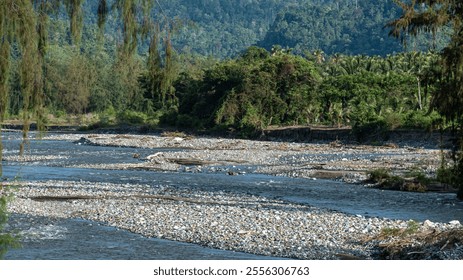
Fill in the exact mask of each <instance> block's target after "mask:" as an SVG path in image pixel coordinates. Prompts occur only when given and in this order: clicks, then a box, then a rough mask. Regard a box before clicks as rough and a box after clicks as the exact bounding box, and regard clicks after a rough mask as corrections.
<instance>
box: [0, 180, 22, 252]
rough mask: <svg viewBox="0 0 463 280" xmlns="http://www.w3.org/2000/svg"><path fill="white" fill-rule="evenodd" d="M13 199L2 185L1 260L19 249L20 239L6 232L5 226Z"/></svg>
mask: <svg viewBox="0 0 463 280" xmlns="http://www.w3.org/2000/svg"><path fill="white" fill-rule="evenodd" d="M11 198H12V195H11V193H10V191H9V188H8V187H5V186H2V185H0V259H3V258H4V257H5V254H6V252H7V251H8V250H9V249H10V248H16V247H19V241H18V237H17V236H14V235H12V234H11V233H8V232H5V225H6V223H7V222H8V212H7V204H8V202H9V201H10V200H11Z"/></svg>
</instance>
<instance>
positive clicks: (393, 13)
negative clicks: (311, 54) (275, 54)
mask: <svg viewBox="0 0 463 280" xmlns="http://www.w3.org/2000/svg"><path fill="white" fill-rule="evenodd" d="M321 2H323V3H321ZM400 11H401V10H400V7H398V6H397V5H396V4H395V3H394V1H393V0H366V1H359V0H345V1H339V0H325V1H301V2H300V3H299V5H297V6H292V7H290V8H289V9H288V10H286V11H282V12H280V13H279V14H278V16H277V18H276V20H275V21H274V23H273V24H272V26H271V27H270V29H269V31H268V33H267V34H266V36H265V38H264V39H263V40H262V41H261V42H259V45H260V46H262V47H265V48H266V49H271V47H272V46H273V45H281V46H282V47H289V48H292V49H293V50H294V51H295V52H296V53H304V52H305V51H313V50H321V51H323V52H325V53H326V54H334V53H342V54H352V55H356V54H362V55H381V56H384V55H386V54H391V53H394V52H401V51H403V50H404V49H405V50H429V49H441V48H442V47H443V46H444V45H445V42H446V40H445V39H444V36H442V35H440V36H437V37H433V36H421V37H419V38H408V40H407V42H406V44H405V48H404V44H402V43H401V42H400V41H399V40H396V39H395V38H392V37H390V36H388V33H389V31H388V30H387V29H385V28H384V26H385V25H386V23H387V22H389V21H391V20H392V19H394V18H397V17H398V15H399V14H400Z"/></svg>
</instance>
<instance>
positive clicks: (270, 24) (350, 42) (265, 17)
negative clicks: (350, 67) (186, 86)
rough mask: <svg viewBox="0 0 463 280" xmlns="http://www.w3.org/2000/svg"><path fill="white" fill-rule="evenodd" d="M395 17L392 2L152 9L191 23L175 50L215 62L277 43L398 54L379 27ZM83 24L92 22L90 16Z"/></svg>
mask: <svg viewBox="0 0 463 280" xmlns="http://www.w3.org/2000/svg"><path fill="white" fill-rule="evenodd" d="M96 2H97V1H92V0H87V1H86V4H85V9H88V10H90V9H91V10H92V11H95V10H96ZM108 2H109V3H111V2H113V1H111V0H110V1H108ZM399 14H400V9H399V8H398V7H397V6H396V4H395V3H394V2H393V0H158V1H155V8H154V10H153V17H154V18H157V19H159V20H161V19H162V18H163V17H167V18H169V19H173V18H179V19H181V20H184V21H187V22H189V23H192V24H188V25H187V26H185V27H183V28H182V29H180V30H179V31H178V32H177V33H176V34H175V35H174V37H173V43H174V47H175V49H176V50H177V51H179V52H191V53H197V54H201V55H206V56H214V57H219V58H226V57H234V56H236V55H237V54H239V53H241V52H242V51H243V50H245V49H246V48H248V47H249V46H251V45H258V46H261V47H265V48H266V49H268V50H270V49H271V48H272V46H273V45H280V46H282V47H289V48H292V49H294V51H295V52H297V53H303V52H304V51H310V52H312V51H314V50H318V49H320V50H323V51H324V52H325V53H327V54H333V53H344V54H366V55H376V54H378V55H385V54H388V53H393V52H399V51H402V50H403V46H402V44H401V43H400V42H399V41H398V40H396V39H394V38H391V37H389V36H388V30H387V29H384V28H383V27H384V25H385V24H386V23H387V22H388V21H389V20H391V19H393V18H396V17H398V15H399ZM86 21H87V22H90V23H94V22H95V21H96V17H95V15H92V16H88V17H86ZM111 23H112V24H116V21H114V20H112V21H111V19H110V20H109V25H110V26H111ZM109 28H110V29H115V28H118V29H120V27H117V26H114V25H113V26H112V27H109ZM109 33H114V32H111V31H110V32H109ZM114 34H115V33H114ZM429 41H430V40H426V38H425V39H422V40H421V42H422V43H419V44H418V46H419V47H420V48H427V47H429V46H430V43H429Z"/></svg>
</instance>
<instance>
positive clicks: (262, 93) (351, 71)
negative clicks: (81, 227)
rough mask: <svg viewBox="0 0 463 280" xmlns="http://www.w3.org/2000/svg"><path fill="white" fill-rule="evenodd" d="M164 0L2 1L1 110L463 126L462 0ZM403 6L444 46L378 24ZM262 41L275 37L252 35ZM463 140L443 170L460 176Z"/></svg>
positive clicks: (406, 25) (412, 22) (112, 118)
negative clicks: (425, 47) (427, 46)
mask: <svg viewBox="0 0 463 280" xmlns="http://www.w3.org/2000/svg"><path fill="white" fill-rule="evenodd" d="M155 2H156V3H157V1H150V0H113V1H106V0H99V1H84V0H66V1H58V0H49V1H47V0H35V1H30V0H20V1H18V0H3V1H1V2H0V16H1V17H0V39H1V40H0V58H1V59H0V70H1V76H0V122H3V120H4V119H5V118H10V119H11V118H19V119H21V120H22V121H23V123H24V124H25V125H24V127H25V130H24V136H26V135H27V131H28V128H29V123H30V121H31V120H33V121H35V122H37V124H38V126H39V128H43V127H44V126H45V125H46V124H47V121H49V119H50V117H51V116H54V117H59V116H71V115H83V114H84V113H91V114H92V115H93V116H95V119H94V121H95V122H96V123H97V125H111V124H114V123H116V122H117V123H119V124H120V123H129V124H143V125H148V126H159V125H169V126H177V127H186V128H194V129H218V130H220V131H230V130H232V131H237V132H238V133H241V134H242V135H243V136H249V135H252V134H255V133H260V132H261V131H262V130H263V129H264V128H266V127H268V126H270V125H295V124H324V125H332V126H345V125H349V126H352V127H353V128H354V131H355V133H356V135H357V136H358V137H359V138H362V137H363V136H364V135H366V134H369V135H371V134H373V135H375V134H376V135H378V136H381V133H382V132H384V131H386V130H388V129H396V128H398V127H413V128H423V129H434V128H438V127H439V128H442V127H444V126H445V125H450V126H451V127H452V128H453V131H454V132H455V133H461V131H462V128H461V125H462V124H463V109H462V108H463V101H462V100H463V94H462V91H463V83H462V77H463V74H462V73H461V72H462V71H463V70H462V69H463V67H462V64H463V58H462V57H463V55H462V53H463V52H462V50H461V45H462V42H463V38H462V34H463V32H462V22H463V19H462V16H461V15H463V11H462V5H461V4H459V2H458V3H457V2H456V1H450V0H449V1H444V0H442V1H437V2H436V1H426V0H421V1H418V0H417V1H412V2H411V3H408V2H407V3H408V4H407V3H402V2H401V1H397V2H398V3H399V7H400V8H401V10H402V12H401V10H396V9H395V8H393V7H392V6H391V1H373V0H372V1H356V0H352V1H337V0H325V1H322V0H318V1H315V0H313V1H276V0H275V1H270V0H269V1H253V0H240V1H232V0H209V1H186V0H184V1H181V0H178V1H169V2H167V1H166V2H165V3H164V1H161V2H162V3H163V4H162V5H163V6H162V7H161V6H159V5H157V6H156V5H154V4H155ZM236 2H239V3H236ZM85 3H86V5H83V4H85ZM421 4H424V5H421ZM282 9H285V10H283V11H282ZM91 11H97V12H91ZM280 11H281V13H280ZM397 11H398V12H399V14H396V13H397ZM174 12H175V15H176V16H178V18H176V19H174V20H171V19H172V18H173V17H174ZM400 13H402V16H399V15H400ZM277 14H278V15H277ZM84 18H85V20H83V19H84ZM275 18H276V20H275V22H274V23H273V24H272V22H273V21H274V19H275ZM393 18H397V20H394V21H390V23H389V29H391V30H392V31H391V34H392V35H394V36H397V37H401V38H402V41H403V42H407V43H408V44H409V45H410V44H412V45H414V48H413V49H416V50H418V49H421V47H420V46H419V45H420V44H419V42H420V40H419V39H411V38H415V37H416V36H424V35H421V34H423V31H425V32H427V31H429V32H430V33H431V38H433V39H435V40H431V42H432V43H431V50H439V46H441V45H443V44H446V47H445V48H443V50H442V51H441V52H440V53H437V52H433V51H425V52H421V51H420V52H418V51H412V52H406V53H402V52H400V50H401V47H400V45H399V44H398V42H395V41H392V40H391V39H390V38H387V37H386V35H385V34H386V33H387V32H388V30H384V29H382V28H380V27H381V26H384V25H385V24H386V23H387V22H388V20H391V19H393ZM271 24H272V26H271V29H270V32H268V33H267V30H268V28H269V27H270V25H271ZM443 29H446V30H449V33H450V38H449V39H447V41H446V40H443V39H442V38H445V36H438V35H439V34H440V31H442V30H443ZM105 30H106V32H104V31H105ZM266 34H267V35H266ZM410 36H412V37H410ZM258 41H261V43H260V44H261V46H265V47H266V49H265V48H260V47H256V46H254V47H248V46H250V45H252V44H255V43H257V42H258ZM433 42H434V43H433ZM448 42H450V43H448ZM278 44H279V45H282V46H284V47H285V48H282V47H281V46H278ZM415 46H416V47H415ZM286 47H289V48H286ZM238 52H239V53H240V54H239V55H237V56H235V55H234V54H236V53H238ZM341 52H342V54H341ZM393 52H396V53H395V54H393ZM201 54H202V55H201ZM211 56H213V57H215V58H213V57H211ZM225 57H228V58H226V59H224V58H225ZM231 57H234V58H231ZM217 58H223V59H222V60H217ZM25 139H26V137H25ZM461 139H463V137H461V136H460V140H461ZM360 140H361V139H360ZM0 143H1V142H0ZM456 143H458V141H456ZM461 143H463V141H460V145H461ZM1 150H2V147H1V145H0V168H1ZM21 150H22V148H21ZM462 150H463V148H462V147H461V146H456V148H455V151H454V153H453V159H454V163H455V164H454V165H453V167H452V168H451V169H447V170H445V169H443V170H442V172H441V175H442V177H443V178H447V179H448V182H449V183H450V184H453V185H456V186H461V185H462V184H461V182H463V179H462V176H463V175H462V174H463V172H462V170H463V156H462V152H461V151H462ZM0 174H1V169H0ZM461 190H462V191H461V193H460V194H459V196H460V197H463V187H462V188H461ZM0 198H1V199H2V200H1V202H2V205H4V204H5V205H6V200H3V199H4V196H3V194H2V195H1V196H0ZM4 201H5V203H3V202H4ZM2 207H3V208H4V206H2ZM3 208H1V207H0V217H4V216H3V213H4V209H3ZM5 217H6V216H5ZM3 223H4V219H3V218H2V219H0V225H3ZM0 230H2V228H0ZM2 240H6V239H4V238H3V237H1V236H0V241H2Z"/></svg>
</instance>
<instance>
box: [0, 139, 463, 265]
mask: <svg viewBox="0 0 463 280" xmlns="http://www.w3.org/2000/svg"><path fill="white" fill-rule="evenodd" d="M47 140H49V141H70V142H73V143H74V145H94V146H105V147H106V146H107V147H137V148H140V149H142V150H141V151H143V152H145V151H150V149H164V150H163V151H158V152H156V153H152V154H146V152H145V154H143V152H142V153H140V154H133V155H132V158H131V159H130V160H129V159H127V163H124V162H122V163H120V162H119V163H93V164H78V165H74V166H72V165H71V166H66V167H72V168H87V169H111V170H147V171H151V172H178V174H179V176H182V174H187V173H195V172H196V173H198V172H211V173H224V174H227V175H228V176H230V182H233V180H234V178H235V176H246V174H247V172H252V173H253V174H254V173H255V174H268V175H272V176H284V177H299V178H308V179H312V180H317V179H322V178H329V179H330V180H343V181H345V182H350V183H359V182H362V181H363V180H365V179H366V176H367V175H366V174H367V171H369V170H371V169H374V168H389V169H393V170H395V171H397V172H400V171H406V170H409V169H411V168H414V167H417V166H418V167H420V168H421V169H422V170H423V171H424V172H426V173H428V174H431V175H432V174H433V173H434V172H435V171H436V169H437V168H438V166H439V164H440V155H441V153H440V150H439V149H435V148H434V149H433V148H423V147H416V146H409V145H401V146H398V145H394V146H392V145H382V146H367V145H352V144H345V145H343V144H342V143H340V142H339V141H337V142H329V143H323V144H313V143H292V142H276V141H272V142H271V141H255V140H243V139H226V138H213V137H191V136H187V135H137V134H76V133H73V134H62V133H57V134H53V133H50V134H49V135H47V136H46V137H45V138H44V141H47ZM59 157H60V156H59V155H49V157H43V156H42V157H35V156H34V155H32V154H29V155H25V156H23V157H17V156H15V155H13V154H6V155H5V160H6V162H7V163H9V162H11V163H12V164H14V163H17V164H22V163H29V164H30V163H34V164H38V165H40V164H43V165H46V163H47V162H48V161H50V160H53V159H56V158H59ZM240 166H241V167H242V166H247V167H248V168H240ZM249 166H255V168H254V169H249ZM275 178H277V177H275ZM17 184H19V186H20V187H19V188H17V190H16V191H15V196H16V199H15V200H14V202H13V203H12V204H11V205H10V211H11V212H12V213H18V214H28V215H36V216H44V217H53V218H82V219H86V220H91V221H96V222H100V223H104V224H107V225H110V226H114V227H117V228H121V229H127V230H129V231H131V232H134V233H138V234H142V235H144V236H147V237H159V238H163V239H169V240H176V241H184V242H189V243H195V244H200V245H203V246H207V247H211V248H218V249H225V250H233V251H241V252H249V253H253V254H258V255H268V256H277V257H288V258H297V259H382V258H386V259H388V258H389V259H391V258H399V259H402V258H412V259H461V258H462V257H463V244H462V242H461V241H462V237H463V233H462V231H463V230H462V227H461V224H460V221H458V220H452V221H450V222H446V223H442V222H440V223H439V222H434V221H431V220H426V221H421V222H416V221H411V220H400V219H386V218H381V217H370V216H367V215H352V214H346V213H342V212H339V211H333V210H331V209H329V208H320V207H314V206H312V205H308V204H299V203H293V202H288V201H286V200H284V199H278V198H269V197H264V196H259V195H256V194H249V193H236V192H230V191H228V190H223V191H217V190H215V191H207V190H201V189H194V188H187V187H184V186H183V187H178V186H176V185H175V184H171V185H157V184H153V185H149V184H136V183H123V182H121V183H107V182H101V183H95V182H86V181H80V180H79V181H77V180H76V181H61V180H46V181H19V182H18V183H17ZM358 187H359V188H364V187H365V186H362V185H359V186H358Z"/></svg>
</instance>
